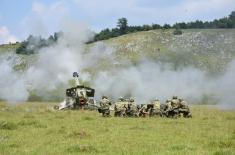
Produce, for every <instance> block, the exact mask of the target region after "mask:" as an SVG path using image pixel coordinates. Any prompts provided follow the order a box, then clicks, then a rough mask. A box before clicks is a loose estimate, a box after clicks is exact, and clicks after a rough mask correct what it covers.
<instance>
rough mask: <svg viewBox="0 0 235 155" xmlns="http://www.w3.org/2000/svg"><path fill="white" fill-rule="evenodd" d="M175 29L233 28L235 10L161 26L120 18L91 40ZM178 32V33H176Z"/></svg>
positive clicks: (234, 24) (234, 25)
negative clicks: (225, 14) (134, 23)
mask: <svg viewBox="0 0 235 155" xmlns="http://www.w3.org/2000/svg"><path fill="white" fill-rule="evenodd" d="M170 28H175V29H177V31H176V32H180V31H179V29H214V28H235V11H233V12H231V14H230V15H229V16H228V17H224V18H221V19H215V20H213V21H206V22H203V21H200V20H196V21H194V22H188V23H185V22H181V23H175V24H174V25H172V26H171V25H169V24H164V25H163V26H161V25H159V24H152V25H143V26H128V21H127V19H126V18H120V19H118V22H117V27H116V28H113V29H108V28H107V29H104V30H102V31H100V33H97V34H96V35H95V38H94V40H93V41H99V40H106V39H109V38H113V37H118V36H121V35H124V34H128V33H133V32H138V31H149V30H155V29H170ZM176 34H178V33H176Z"/></svg>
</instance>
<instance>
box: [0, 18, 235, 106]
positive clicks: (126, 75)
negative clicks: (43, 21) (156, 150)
mask: <svg viewBox="0 0 235 155" xmlns="http://www.w3.org/2000/svg"><path fill="white" fill-rule="evenodd" d="M66 23H68V22H66ZM70 23H72V24H70V25H66V24H65V25H64V29H63V32H64V35H63V36H62V37H61V38H59V40H58V42H57V43H56V44H53V45H51V46H49V47H46V48H42V49H40V51H38V54H36V55H35V56H36V57H37V59H36V60H35V62H34V63H33V64H32V65H30V66H29V68H28V69H27V70H26V71H24V72H19V71H15V70H14V69H13V66H14V64H15V63H16V62H17V61H19V60H18V59H19V56H17V55H16V54H14V53H12V54H5V55H2V56H1V57H0V60H1V61H0V71H1V72H0V77H1V80H0V88H1V89H0V98H1V99H3V100H7V101H11V102H12V101H15V102H17V101H26V100H27V99H28V97H29V96H30V93H29V92H30V90H36V92H37V93H38V95H40V96H43V97H45V98H46V96H48V92H51V91H53V90H57V89H58V88H59V87H60V86H61V85H62V86H63V87H62V88H61V87H60V89H59V90H58V91H59V92H58V94H56V95H61V94H63V93H64V91H65V88H66V86H68V81H69V80H71V77H72V73H73V72H74V71H78V72H80V73H81V74H80V75H81V80H82V81H86V82H89V83H90V85H91V87H93V88H95V89H96V99H99V98H100V96H101V95H107V96H110V97H111V98H113V99H117V98H118V97H119V96H126V97H129V96H132V97H134V98H135V99H136V101H137V103H139V104H141V103H146V102H148V101H149V100H151V99H154V98H158V99H160V100H161V101H162V102H164V101H165V100H166V99H167V98H170V97H171V96H172V95H177V96H179V97H182V98H185V99H187V100H188V101H190V102H191V103H205V102H207V101H206V99H207V98H209V99H210V100H209V102H208V104H220V105H229V107H235V105H234V100H235V96H234V95H233V93H234V92H235V87H234V86H235V78H234V77H235V61H232V62H231V63H230V64H229V65H228V67H227V70H226V71H225V73H224V74H223V75H220V76H217V77H211V76H208V75H207V73H206V72H204V71H201V70H199V69H197V68H193V67H185V68H183V69H179V70H175V69H173V68H172V67H171V66H170V65H169V64H160V63H156V62H152V61H150V60H147V59H144V60H143V61H141V62H140V63H139V64H137V65H133V64H132V63H130V62H128V61H126V60H124V59H122V60H118V59H117V55H116V51H115V49H114V48H112V47H109V46H108V45H106V44H104V43H102V42H98V43H96V44H95V45H93V47H90V48H87V45H86V44H85V42H86V41H88V40H90V39H91V38H92V37H93V33H92V32H91V31H90V30H89V29H88V28H87V26H85V25H81V24H78V23H73V22H70ZM103 63H106V64H108V67H107V65H106V67H107V68H105V67H104V68H102V64H103ZM99 67H100V68H99ZM89 69H93V70H95V71H93V72H91V71H87V70H89Z"/></svg>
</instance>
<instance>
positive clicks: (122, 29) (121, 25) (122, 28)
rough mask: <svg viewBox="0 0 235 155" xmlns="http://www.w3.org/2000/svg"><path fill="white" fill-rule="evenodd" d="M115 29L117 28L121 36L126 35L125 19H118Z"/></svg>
mask: <svg viewBox="0 0 235 155" xmlns="http://www.w3.org/2000/svg"><path fill="white" fill-rule="evenodd" d="M117 27H118V28H119V30H120V33H121V34H126V33H127V28H128V21H127V19H126V18H120V19H118V22H117Z"/></svg>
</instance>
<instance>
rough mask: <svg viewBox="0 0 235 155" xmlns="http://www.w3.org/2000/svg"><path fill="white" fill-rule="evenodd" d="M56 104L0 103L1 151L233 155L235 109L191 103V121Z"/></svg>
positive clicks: (7, 153)
mask: <svg viewBox="0 0 235 155" xmlns="http://www.w3.org/2000/svg"><path fill="white" fill-rule="evenodd" d="M54 104H55V103H22V104H18V105H17V106H15V105H9V104H6V103H4V102H1V103H0V154H1V155H11V154H14V155H15V154H17V155H20V154H23V155H25V154H30V155H33V154H39V155H44V154H55V155H58V154H63V155H64V154H109V155H110V154H146V155H149V154H179V155H181V154H185V155H186V154H187V155H188V154H200V155H201V154H206V155H207V154H213V155H230V154H235V111H224V110H219V109H217V108H216V107H208V106H193V107H192V114H193V118H192V119H184V118H181V119H168V118H115V117H111V118H102V117H101V116H100V114H99V113H97V112H96V111H54V110H52V107H53V105H54Z"/></svg>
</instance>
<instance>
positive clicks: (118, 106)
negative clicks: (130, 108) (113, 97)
mask: <svg viewBox="0 0 235 155" xmlns="http://www.w3.org/2000/svg"><path fill="white" fill-rule="evenodd" d="M126 104H127V103H126V102H125V100H124V99H123V98H122V97H119V99H118V102H116V103H115V105H114V116H116V117H117V116H119V117H123V116H125V112H126V107H127V106H126Z"/></svg>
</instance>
